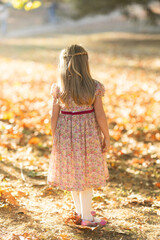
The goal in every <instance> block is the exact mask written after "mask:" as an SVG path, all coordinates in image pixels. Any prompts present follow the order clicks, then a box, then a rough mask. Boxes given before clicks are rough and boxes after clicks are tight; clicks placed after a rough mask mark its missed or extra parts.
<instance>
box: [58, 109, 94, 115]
mask: <svg viewBox="0 0 160 240" xmlns="http://www.w3.org/2000/svg"><path fill="white" fill-rule="evenodd" d="M91 112H94V108H93V109H91V110H86V111H79V112H67V111H61V113H62V114H70V115H79V114H85V113H91Z"/></svg>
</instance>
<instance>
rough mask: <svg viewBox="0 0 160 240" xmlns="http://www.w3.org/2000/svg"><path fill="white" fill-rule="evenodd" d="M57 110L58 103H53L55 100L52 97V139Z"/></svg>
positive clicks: (58, 108)
mask: <svg viewBox="0 0 160 240" xmlns="http://www.w3.org/2000/svg"><path fill="white" fill-rule="evenodd" d="M59 112H60V105H59V104H58V103H55V101H54V99H53V104H52V114H51V130H52V137H53V139H54V135H55V131H56V126H57V120H58V116H59Z"/></svg>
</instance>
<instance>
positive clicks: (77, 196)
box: [71, 188, 93, 221]
mask: <svg viewBox="0 0 160 240" xmlns="http://www.w3.org/2000/svg"><path fill="white" fill-rule="evenodd" d="M71 194H72V197H73V201H74V205H75V208H76V212H77V213H78V214H80V215H81V218H82V219H85V220H89V221H92V220H93V216H92V214H91V201H92V188H86V189H85V190H84V191H71Z"/></svg>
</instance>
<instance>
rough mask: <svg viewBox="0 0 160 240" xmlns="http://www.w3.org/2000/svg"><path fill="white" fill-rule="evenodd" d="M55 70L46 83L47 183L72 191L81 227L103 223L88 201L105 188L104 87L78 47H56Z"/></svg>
mask: <svg viewBox="0 0 160 240" xmlns="http://www.w3.org/2000/svg"><path fill="white" fill-rule="evenodd" d="M59 70H60V78H59V79H58V82H57V84H56V83H53V84H52V87H51V95H52V97H53V107H52V116H51V129H52V136H53V147H52V152H51V157H50V161H49V170H48V178H47V183H48V184H49V185H52V186H57V187H59V188H60V189H63V190H67V191H71V194H72V197H73V201H74V204H75V209H76V215H77V216H79V217H80V218H81V225H87V226H96V225H97V224H102V225H103V224H105V223H104V221H101V220H100V219H98V218H95V217H94V213H95V212H94V211H91V201H92V188H99V187H102V186H106V180H108V179H109V172H108V167H107V163H106V160H105V158H104V153H105V152H107V151H108V150H109V148H110V139H109V130H108V123H107V118H106V115H105V112H104V109H103V104H102V96H104V93H105V88H104V85H103V84H102V83H100V82H99V81H97V80H94V79H93V78H92V77H91V75H90V71H89V64H88V53H87V52H86V50H85V49H84V48H83V47H82V46H79V45H71V46H70V47H68V48H66V49H63V50H62V51H61V54H60V64H59ZM102 133H103V137H102Z"/></svg>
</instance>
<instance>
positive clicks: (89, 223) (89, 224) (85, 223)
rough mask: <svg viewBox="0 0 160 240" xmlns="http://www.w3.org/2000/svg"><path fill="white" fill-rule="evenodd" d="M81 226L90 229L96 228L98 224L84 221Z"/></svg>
mask: <svg viewBox="0 0 160 240" xmlns="http://www.w3.org/2000/svg"><path fill="white" fill-rule="evenodd" d="M81 225H82V226H89V227H96V226H97V223H96V222H93V221H89V220H85V219H82V222H81Z"/></svg>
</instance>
